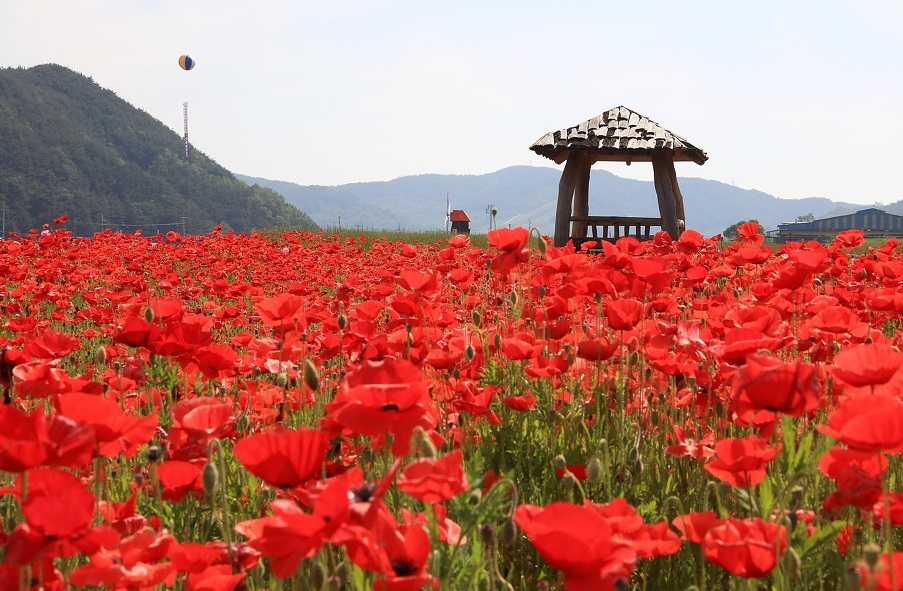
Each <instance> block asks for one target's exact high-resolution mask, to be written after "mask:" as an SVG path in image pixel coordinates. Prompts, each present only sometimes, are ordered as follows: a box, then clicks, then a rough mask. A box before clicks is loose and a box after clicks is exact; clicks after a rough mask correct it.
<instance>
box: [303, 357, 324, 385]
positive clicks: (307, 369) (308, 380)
mask: <svg viewBox="0 0 903 591" xmlns="http://www.w3.org/2000/svg"><path fill="white" fill-rule="evenodd" d="M302 373H303V375H304V383H305V384H307V387H308V388H310V389H311V390H313V391H314V392H316V391H317V390H319V389H320V374H319V373H318V372H317V368H316V367H315V366H314V362H313V361H311V360H310V359H305V360H304V369H303V370H302Z"/></svg>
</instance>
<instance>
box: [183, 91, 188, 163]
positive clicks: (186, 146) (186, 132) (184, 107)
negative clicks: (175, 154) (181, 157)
mask: <svg viewBox="0 0 903 591" xmlns="http://www.w3.org/2000/svg"><path fill="white" fill-rule="evenodd" d="M182 112H183V114H184V115H185V137H184V140H185V160H186V161H187V160H188V103H187V102H185V103H184V104H183V105H182Z"/></svg>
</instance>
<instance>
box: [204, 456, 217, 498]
mask: <svg viewBox="0 0 903 591" xmlns="http://www.w3.org/2000/svg"><path fill="white" fill-rule="evenodd" d="M201 483H202V484H203V485H204V492H205V493H207V496H208V497H210V496H213V493H214V492H216V485H217V484H219V470H217V469H216V464H214V463H212V462H207V463H206V464H205V465H204V470H203V472H201Z"/></svg>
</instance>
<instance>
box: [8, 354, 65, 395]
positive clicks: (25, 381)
mask: <svg viewBox="0 0 903 591" xmlns="http://www.w3.org/2000/svg"><path fill="white" fill-rule="evenodd" d="M13 377H14V378H16V383H15V386H13V391H14V392H15V393H16V394H18V395H19V396H22V397H23V398H25V397H30V398H49V397H51V396H55V395H57V394H60V393H62V392H68V391H69V390H70V388H69V382H70V381H71V378H70V377H69V374H67V373H66V371H65V370H64V369H61V368H60V367H59V361H58V360H56V359H54V360H51V361H47V360H37V361H29V362H27V363H22V364H19V365H17V366H16V367H15V368H14V369H13Z"/></svg>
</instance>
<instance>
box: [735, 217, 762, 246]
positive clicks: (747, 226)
mask: <svg viewBox="0 0 903 591" xmlns="http://www.w3.org/2000/svg"><path fill="white" fill-rule="evenodd" d="M737 240H742V241H744V242H749V243H752V244H762V243H763V242H765V236H763V235H762V233H761V228H760V227H759V224H758V222H746V223H744V224H740V226H739V227H738V228H737Z"/></svg>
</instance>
